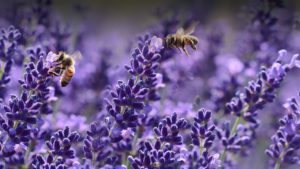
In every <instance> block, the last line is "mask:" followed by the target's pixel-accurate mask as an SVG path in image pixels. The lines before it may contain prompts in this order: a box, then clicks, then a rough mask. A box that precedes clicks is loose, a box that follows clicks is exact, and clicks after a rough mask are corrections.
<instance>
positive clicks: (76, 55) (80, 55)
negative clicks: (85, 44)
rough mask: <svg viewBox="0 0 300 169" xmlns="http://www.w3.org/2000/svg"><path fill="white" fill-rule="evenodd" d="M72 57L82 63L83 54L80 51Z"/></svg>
mask: <svg viewBox="0 0 300 169" xmlns="http://www.w3.org/2000/svg"><path fill="white" fill-rule="evenodd" d="M72 57H73V59H74V60H75V61H80V60H81V59H82V54H81V52H80V51H79V50H76V51H75V52H74V53H73V54H72Z"/></svg>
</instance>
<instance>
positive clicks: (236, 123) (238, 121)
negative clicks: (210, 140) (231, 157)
mask: <svg viewBox="0 0 300 169" xmlns="http://www.w3.org/2000/svg"><path fill="white" fill-rule="evenodd" d="M248 110H249V106H248V105H247V106H246V107H245V108H244V109H243V110H242V114H241V116H239V117H237V118H236V120H235V122H234V125H233V126H232V128H231V132H230V136H234V135H235V133H236V129H237V126H238V125H239V124H240V122H241V119H242V117H243V116H244V114H245V113H246V112H247V111H248ZM226 152H227V151H226V148H225V149H224V150H223V153H222V155H221V157H220V160H221V166H220V167H219V168H218V169H221V168H222V167H223V165H224V161H225V158H226Z"/></svg>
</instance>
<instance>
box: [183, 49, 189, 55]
mask: <svg viewBox="0 0 300 169" xmlns="http://www.w3.org/2000/svg"><path fill="white" fill-rule="evenodd" d="M182 50H183V51H184V52H185V54H186V55H187V56H190V55H189V53H188V51H187V50H186V49H185V48H182Z"/></svg>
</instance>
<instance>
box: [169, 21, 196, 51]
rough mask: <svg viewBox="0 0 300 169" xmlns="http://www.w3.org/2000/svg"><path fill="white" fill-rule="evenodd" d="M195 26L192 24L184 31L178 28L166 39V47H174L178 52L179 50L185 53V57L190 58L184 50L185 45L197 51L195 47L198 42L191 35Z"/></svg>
mask: <svg viewBox="0 0 300 169" xmlns="http://www.w3.org/2000/svg"><path fill="white" fill-rule="evenodd" d="M195 26H196V24H195V23H194V24H192V25H191V26H190V27H189V28H187V29H186V30H184V29H183V28H179V29H178V30H177V31H176V33H174V34H170V35H168V36H167V38H166V43H167V47H174V46H176V48H177V49H178V50H179V51H180V48H182V50H183V51H184V52H185V54H186V55H187V56H190V55H189V53H188V52H187V50H186V49H185V48H184V47H185V45H190V46H191V47H192V48H193V49H194V50H197V47H196V45H197V44H198V42H199V40H198V38H197V37H196V36H193V35H191V34H192V33H193V32H194V30H195Z"/></svg>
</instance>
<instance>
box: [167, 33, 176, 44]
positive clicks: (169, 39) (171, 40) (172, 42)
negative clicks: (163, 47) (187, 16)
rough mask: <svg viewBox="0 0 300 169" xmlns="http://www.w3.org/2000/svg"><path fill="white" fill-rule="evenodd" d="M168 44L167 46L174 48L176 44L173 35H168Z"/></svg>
mask: <svg viewBox="0 0 300 169" xmlns="http://www.w3.org/2000/svg"><path fill="white" fill-rule="evenodd" d="M166 42H167V46H172V45H173V44H174V42H175V37H174V36H172V35H168V36H167V39H166Z"/></svg>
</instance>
